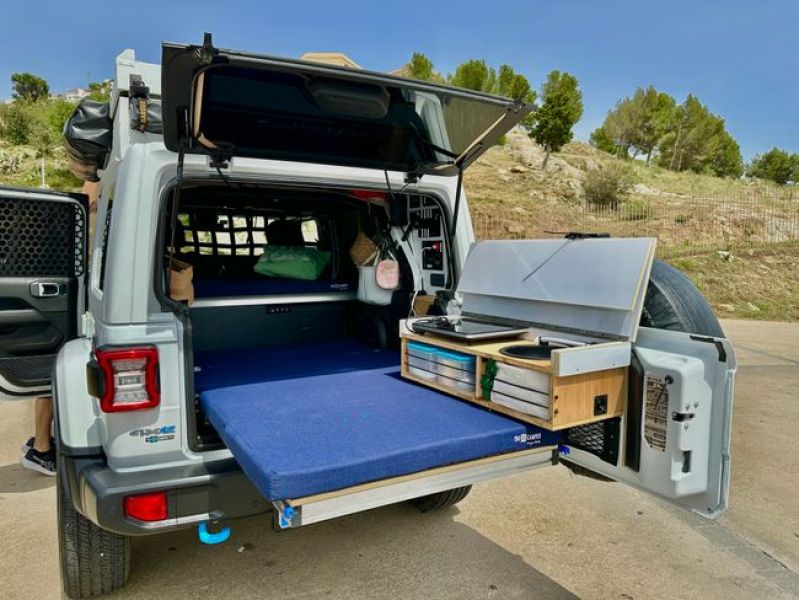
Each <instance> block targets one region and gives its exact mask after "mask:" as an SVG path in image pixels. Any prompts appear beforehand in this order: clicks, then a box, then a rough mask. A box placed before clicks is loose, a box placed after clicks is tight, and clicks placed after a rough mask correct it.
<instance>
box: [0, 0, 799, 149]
mask: <svg viewBox="0 0 799 600" xmlns="http://www.w3.org/2000/svg"><path fill="white" fill-rule="evenodd" d="M2 12H3V18H2V21H0V50H2V51H1V52H0V98H6V97H8V96H10V93H11V90H10V83H9V76H10V74H11V73H12V72H15V71H30V72H33V73H36V74H38V75H41V76H42V77H44V78H45V79H47V80H48V81H49V82H50V86H51V89H52V90H54V91H63V90H65V89H67V88H70V87H76V86H80V85H85V82H86V80H87V77H91V78H92V79H93V80H97V79H102V78H104V77H110V76H111V75H112V65H113V59H114V56H116V54H117V53H119V51H121V50H122V49H124V48H128V47H130V48H134V49H135V50H136V52H137V55H138V57H139V58H141V59H144V60H147V61H153V62H157V61H159V58H160V42H161V41H162V40H170V41H177V42H199V41H200V40H201V39H202V33H203V31H211V32H213V34H214V41H215V43H216V44H217V45H218V46H223V47H233V48H239V49H243V50H251V51H255V52H264V53H269V54H279V55H285V56H299V55H300V54H302V53H303V52H306V51H329V50H337V51H342V52H346V53H347V54H349V55H350V56H351V57H352V58H353V59H354V60H356V61H357V62H359V63H360V64H361V65H363V66H365V67H367V68H372V69H377V70H390V69H394V68H396V67H398V66H400V65H402V64H403V63H405V62H406V61H407V59H408V58H409V56H410V55H411V53H412V52H413V51H421V52H424V53H425V54H427V55H428V56H429V57H430V58H431V59H432V60H433V62H434V63H435V65H436V68H437V69H438V70H440V71H442V72H445V73H446V72H451V71H453V70H454V68H455V66H456V65H457V64H458V63H460V62H462V61H464V60H466V59H469V58H484V59H486V60H487V61H488V62H489V63H491V64H494V65H499V64H500V63H503V62H507V63H509V64H510V65H512V66H513V67H514V68H515V69H517V70H518V71H520V72H522V73H523V74H525V75H526V76H527V77H528V78H529V79H530V81H531V82H532V83H533V84H534V85H535V86H536V87H539V86H540V84H541V82H542V81H543V80H544V78H545V77H546V74H547V72H548V71H550V70H551V69H561V70H566V71H569V72H571V73H573V74H575V75H576V76H577V78H578V80H579V81H580V85H581V88H582V90H583V99H584V103H585V113H584V116H583V119H582V121H581V122H580V123H579V124H578V125H577V127H576V129H575V133H576V137H577V138H578V139H587V138H588V135H589V134H590V132H591V131H592V130H593V129H594V128H595V127H597V126H599V125H600V124H601V122H602V120H603V118H604V115H605V113H606V112H607V110H608V109H609V108H611V107H612V106H613V105H614V103H615V102H616V101H617V100H618V99H619V98H621V97H623V96H626V95H629V94H631V93H632V92H633V91H634V90H635V88H636V86H639V85H640V86H646V85H649V84H653V85H655V86H656V87H657V88H658V89H662V90H664V91H667V92H669V93H670V94H672V95H673V96H675V97H677V98H678V99H679V100H682V99H683V98H684V96H685V95H686V94H687V93H688V92H692V93H694V94H696V95H698V96H699V98H700V99H701V100H702V101H703V102H704V103H705V104H707V105H708V106H709V107H710V109H711V110H712V111H714V112H715V113H717V114H719V115H721V116H722V117H723V118H724V119H725V120H726V121H727V126H728V129H729V130H730V132H731V133H732V134H733V136H735V138H736V139H737V140H738V141H739V143H740V144H741V148H742V151H743V153H744V156H745V157H746V158H750V157H751V156H752V155H753V154H755V153H757V152H762V151H765V150H767V149H769V148H771V147H772V146H780V147H783V148H786V149H788V150H791V151H793V152H799V117H797V107H799V40H797V31H798V30H797V23H799V2H797V0H752V1H750V2H739V1H736V0H726V1H711V0H704V1H703V0H695V1H693V2H686V1H683V0H671V1H670V2H646V1H645V0H638V1H632V0H605V1H599V0H571V1H568V0H550V1H548V2H544V1H540V0H519V1H518V2H503V1H501V0H490V1H489V0H482V1H480V2H473V1H471V0H460V1H459V2H451V1H450V2H447V1H444V0H438V1H436V0H428V1H417V0H402V1H401V2H396V3H387V2H380V1H379V0H373V1H371V2H353V1H347V0H336V1H328V2H303V1H300V0H295V1H293V2H292V1H284V2H272V1H261V2H258V1H236V0H216V1H213V2H211V1H206V0H195V1H193V2H178V1H172V0H161V1H160V2H152V1H150V0H138V1H137V2H134V3H131V2H102V3H101V2H91V3H89V2H64V1H63V0H40V1H39V2H37V3H32V2H24V1H15V2H4V6H3V11H2Z"/></svg>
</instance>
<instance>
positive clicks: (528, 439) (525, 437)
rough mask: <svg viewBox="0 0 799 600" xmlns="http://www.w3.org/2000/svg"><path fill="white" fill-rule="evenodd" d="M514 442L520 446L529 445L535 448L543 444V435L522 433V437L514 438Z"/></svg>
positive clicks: (515, 436)
mask: <svg viewBox="0 0 799 600" xmlns="http://www.w3.org/2000/svg"><path fill="white" fill-rule="evenodd" d="M513 441H514V442H519V443H520V444H527V445H528V446H535V445H537V444H540V443H541V434H540V433H522V434H520V435H514V436H513Z"/></svg>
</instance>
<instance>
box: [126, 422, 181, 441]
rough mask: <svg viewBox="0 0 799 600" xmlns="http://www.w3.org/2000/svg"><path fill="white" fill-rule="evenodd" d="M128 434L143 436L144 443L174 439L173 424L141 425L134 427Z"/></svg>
mask: <svg viewBox="0 0 799 600" xmlns="http://www.w3.org/2000/svg"><path fill="white" fill-rule="evenodd" d="M129 435H130V436H131V437H140V438H143V439H144V443H145V444H157V443H158V442H166V441H169V440H174V439H175V426H174V425H164V426H162V427H142V428H141V429H134V430H133V431H131V432H130V434H129Z"/></svg>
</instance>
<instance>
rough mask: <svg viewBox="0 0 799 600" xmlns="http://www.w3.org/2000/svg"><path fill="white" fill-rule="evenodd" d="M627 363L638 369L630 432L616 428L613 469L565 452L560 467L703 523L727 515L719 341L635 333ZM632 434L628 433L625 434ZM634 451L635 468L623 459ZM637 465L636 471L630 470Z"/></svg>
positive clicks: (727, 389)
mask: <svg viewBox="0 0 799 600" xmlns="http://www.w3.org/2000/svg"><path fill="white" fill-rule="evenodd" d="M634 352H635V355H636V356H637V357H638V360H639V361H640V363H641V366H642V368H643V373H644V375H643V377H644V379H643V386H642V390H641V396H640V397H637V398H636V397H630V398H629V400H628V407H627V411H628V413H627V416H626V417H625V419H627V420H630V422H631V423H632V422H635V420H634V419H632V418H631V417H632V413H631V412H629V411H631V410H633V408H632V407H635V406H636V405H638V404H640V405H641V407H642V410H641V419H640V423H638V425H636V426H635V427H629V428H628V427H627V425H628V423H626V422H623V423H622V427H621V431H622V436H621V442H620V450H621V451H620V452H619V458H618V463H617V464H616V465H612V464H609V463H607V462H604V461H602V460H600V459H599V458H598V457H596V456H594V455H592V454H589V453H588V452H584V451H581V450H577V449H571V450H570V453H569V455H568V456H567V457H565V460H567V461H569V462H574V463H576V464H579V465H581V466H583V467H585V468H586V469H589V470H591V471H594V472H596V473H599V474H601V475H605V476H606V477H610V478H611V479H616V480H617V481H621V482H624V483H628V484H631V485H634V486H635V487H638V488H641V489H643V490H646V491H648V492H651V493H653V494H655V495H657V496H660V497H661V498H664V499H665V500H668V501H670V502H672V503H674V504H677V505H678V506H682V507H684V508H688V509H691V510H693V511H694V512H697V513H698V514H701V515H703V516H706V517H716V516H718V515H719V514H721V513H722V512H724V510H726V508H727V496H728V491H729V475H730V423H731V420H732V395H733V381H734V376H735V369H736V363H735V354H734V352H733V349H732V346H731V345H730V343H729V342H728V341H727V340H724V339H716V338H708V337H702V336H694V335H691V334H687V333H680V332H674V331H665V330H660V329H649V328H643V327H642V328H641V331H640V332H639V336H638V342H637V343H636V345H635V348H634ZM631 429H634V431H631ZM636 443H638V444H640V453H639V455H638V460H637V461H633V460H630V459H629V457H628V456H627V454H626V453H625V448H626V447H627V446H628V445H633V446H634V445H635V444H636ZM636 462H637V464H635V463H636Z"/></svg>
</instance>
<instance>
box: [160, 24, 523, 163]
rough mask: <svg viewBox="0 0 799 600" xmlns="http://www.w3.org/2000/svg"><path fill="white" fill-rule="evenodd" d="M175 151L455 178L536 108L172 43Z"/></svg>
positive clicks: (167, 68) (168, 118)
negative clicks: (452, 176)
mask: <svg viewBox="0 0 799 600" xmlns="http://www.w3.org/2000/svg"><path fill="white" fill-rule="evenodd" d="M162 78H163V80H162V88H161V89H162V92H163V120H164V142H165V144H166V146H167V148H169V149H170V150H173V151H175V152H181V151H182V152H186V153H195V154H207V155H211V156H214V157H215V158H216V159H218V160H226V159H229V158H231V157H234V156H244V157H251V158H267V159H277V160H291V161H300V162H310V163H318V164H330V165H341V166H354V167H366V168H375V169H387V170H396V171H405V172H409V173H415V174H418V175H422V174H425V173H431V174H438V175H455V174H457V173H458V171H460V170H462V169H463V168H465V167H466V166H468V165H469V164H470V163H472V162H473V161H474V160H476V159H477V158H478V157H479V156H480V155H481V154H482V153H483V152H485V151H486V150H488V148H490V147H491V146H492V145H493V144H495V143H496V142H497V140H498V139H499V138H500V136H502V135H503V134H504V133H506V132H507V131H508V130H510V129H511V128H512V127H513V126H515V125H516V124H517V123H519V122H520V121H521V120H522V119H523V118H524V117H525V116H526V115H527V114H528V113H529V112H530V111H531V110H532V106H531V105H529V104H525V103H523V102H521V101H515V100H511V99H508V98H502V97H498V96H492V95H489V94H483V93H480V92H473V91H470V90H465V89H460V88H454V87H448V86H442V85H435V84H431V83H426V82H421V81H414V80H409V79H404V78H401V77H395V76H391V75H387V74H385V73H378V72H373V71H366V70H360V69H349V68H344V67H336V66H332V65H326V64H320V63H313V62H307V61H301V60H293V59H286V58H276V57H271V56H261V55H256V54H248V53H244V52H238V51H233V50H223V49H219V48H214V47H213V45H212V43H211V37H210V35H209V34H206V37H205V42H204V44H203V45H202V46H192V45H182V44H164V46H163V60H162Z"/></svg>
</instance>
